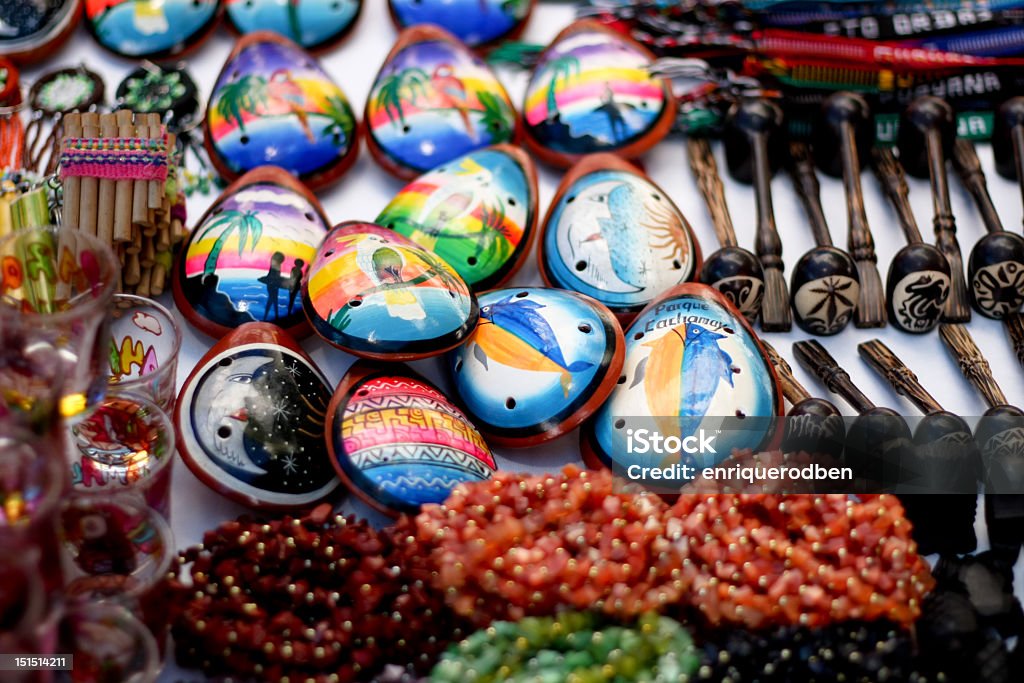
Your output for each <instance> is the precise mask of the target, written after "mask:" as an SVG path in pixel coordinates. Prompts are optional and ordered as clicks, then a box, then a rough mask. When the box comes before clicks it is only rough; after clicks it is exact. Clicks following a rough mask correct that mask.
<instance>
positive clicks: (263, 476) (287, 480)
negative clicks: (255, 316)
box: [174, 323, 341, 510]
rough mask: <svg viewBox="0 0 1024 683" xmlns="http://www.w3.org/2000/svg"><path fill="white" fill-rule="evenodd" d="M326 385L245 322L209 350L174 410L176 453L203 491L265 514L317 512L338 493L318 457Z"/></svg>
mask: <svg viewBox="0 0 1024 683" xmlns="http://www.w3.org/2000/svg"><path fill="white" fill-rule="evenodd" d="M330 399H331V389H330V386H329V385H328V383H327V379H326V378H325V377H324V376H323V374H322V373H321V372H320V370H319V369H318V368H317V367H316V365H315V364H314V363H313V361H312V360H311V359H310V357H309V356H307V355H306V353H305V352H304V351H303V350H302V348H301V347H300V346H299V345H298V344H297V343H296V342H295V340H294V339H292V338H291V337H290V336H289V335H288V334H286V333H285V332H283V331H282V330H281V329H280V328H278V327H277V326H276V325H271V324H269V323H247V324H245V325H242V326H241V327H239V328H238V329H236V330H233V331H232V332H230V333H229V334H228V335H227V336H226V337H224V338H223V339H221V340H220V341H219V342H217V344H215V345H214V346H213V348H212V349H210V350H209V351H208V352H207V353H206V355H205V356H203V358H202V359H201V360H200V361H199V363H198V364H197V365H196V367H195V369H194V370H193V371H192V373H191V374H190V375H189V377H188V379H187V380H185V384H184V385H183V386H182V389H181V393H180V394H179V395H178V403H177V406H176V408H175V414H174V426H175V429H176V430H177V434H178V453H179V454H180V455H181V458H182V460H184V461H185V464H186V465H188V467H189V469H190V470H192V472H193V473H194V474H195V475H196V476H197V477H199V479H200V480H202V482H203V483H204V484H206V485H207V486H209V487H210V488H212V489H214V490H215V491H217V492H219V493H221V494H222V495H224V496H226V497H227V498H230V499H231V500H234V501H235V502H238V503H241V504H242V505H247V506H249V507H252V508H257V509H263V510H294V509H304V508H308V507H311V506H313V505H315V504H316V503H318V502H320V501H322V500H324V499H325V498H327V497H328V496H330V495H331V494H332V493H333V492H334V491H335V490H336V489H337V488H338V486H339V485H340V483H341V482H339V481H338V479H337V477H336V476H335V474H334V469H333V467H332V466H331V463H330V458H329V457H328V456H327V453H326V451H325V449H324V420H325V419H326V414H327V404H328V403H329V402H330Z"/></svg>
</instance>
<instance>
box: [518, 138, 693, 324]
mask: <svg viewBox="0 0 1024 683" xmlns="http://www.w3.org/2000/svg"><path fill="white" fill-rule="evenodd" d="M537 265H538V268H539V269H540V275H541V277H542V278H543V279H544V282H545V283H547V284H548V285H549V286H551V287H559V288H561V289H571V290H573V291H577V292H580V293H581V294H586V295H587V296H590V297H593V298H595V299H597V300H598V301H600V302H601V303H603V304H604V305H605V306H607V307H608V308H610V309H611V310H612V312H614V313H615V314H616V315H619V316H620V318H621V319H623V321H624V322H628V319H629V318H631V317H632V315H634V314H635V313H636V312H637V311H639V310H640V309H641V308H643V307H644V306H646V305H647V304H649V303H650V302H651V301H653V300H654V299H655V298H656V297H658V296H659V295H660V294H662V293H663V292H665V291H666V290H668V289H670V288H672V287H674V286H675V285H678V284H680V283H683V282H688V281H691V280H694V279H695V278H696V276H697V273H699V272H700V268H701V252H700V245H699V244H698V242H697V239H696V238H695V237H694V235H693V231H692V230H691V228H690V224H689V223H688V222H687V220H686V217H685V216H684V215H683V213H682V212H681V211H680V210H679V207H678V206H676V205H675V203H674V202H673V201H672V199H671V198H670V197H669V196H668V194H666V193H665V191H664V190H662V189H661V188H660V187H658V186H657V185H656V184H655V183H654V182H653V181H652V180H650V179H649V178H648V177H647V176H646V175H645V174H644V173H643V172H642V171H640V169H638V168H636V167H635V166H633V165H632V164H630V163H629V162H626V161H623V160H622V159H620V158H618V157H616V156H615V155H612V154H594V155H592V156H589V157H586V158H585V159H583V160H582V161H581V162H580V163H578V164H576V165H575V166H573V167H572V168H571V169H570V170H569V172H568V173H566V175H565V177H564V178H563V179H562V183H561V184H560V185H559V186H558V192H557V193H556V194H555V198H554V200H552V202H551V208H550V209H549V210H548V215H547V217H546V218H545V220H544V229H543V232H542V236H541V239H540V248H539V255H538V257H537Z"/></svg>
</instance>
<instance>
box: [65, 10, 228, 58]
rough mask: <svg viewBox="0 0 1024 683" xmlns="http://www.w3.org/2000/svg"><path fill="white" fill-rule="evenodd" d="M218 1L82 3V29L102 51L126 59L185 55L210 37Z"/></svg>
mask: <svg viewBox="0 0 1024 683" xmlns="http://www.w3.org/2000/svg"><path fill="white" fill-rule="evenodd" d="M219 17H220V0H85V25H86V26H87V27H88V28H89V32H90V33H92V36H93V38H95V39H96V42H97V43H99V44H100V45H101V46H102V47H104V48H106V49H107V50H109V51H111V52H113V53H114V54H116V55H119V56H121V57H127V58H129V59H152V60H157V59H170V58H177V57H182V56H184V55H187V54H188V53H189V52H191V51H193V50H195V49H196V48H197V47H199V46H200V45H201V44H202V43H203V41H205V40H206V39H207V38H208V37H209V36H210V33H212V31H213V28H214V27H215V26H216V25H217V19H218V18H219Z"/></svg>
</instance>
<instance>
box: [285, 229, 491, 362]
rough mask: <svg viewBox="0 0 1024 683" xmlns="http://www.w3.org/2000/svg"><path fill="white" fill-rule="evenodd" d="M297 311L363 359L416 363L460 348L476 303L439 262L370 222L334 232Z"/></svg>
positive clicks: (450, 270) (328, 337)
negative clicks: (419, 359) (300, 311)
mask: <svg viewBox="0 0 1024 683" xmlns="http://www.w3.org/2000/svg"><path fill="white" fill-rule="evenodd" d="M302 310H303V311H305V313H306V317H307V318H309V322H310V324H311V325H312V326H313V330H314V331H315V332H316V333H317V334H319V335H320V336H321V337H322V338H323V339H324V340H325V341H327V342H328V343H330V344H333V345H334V346H337V347H338V348H340V349H342V350H343V351H348V352H349V353H352V354H354V355H356V356H360V357H362V358H371V359H377V360H392V361H396V360H416V359H418V358H426V357H427V356H436V355H439V354H442V353H444V352H445V351H448V350H450V349H452V348H454V347H455V346H458V345H459V344H461V343H462V342H463V341H465V339H466V338H467V337H468V336H469V335H470V333H471V332H472V331H473V328H475V327H476V324H477V318H478V312H477V301H476V297H475V296H474V295H473V292H472V291H471V290H470V289H469V286H468V285H466V283H465V282H464V281H463V279H462V278H461V277H459V274H458V273H457V272H455V270H454V269H453V268H452V267H451V266H449V265H448V264H447V263H445V261H444V260H442V259H441V258H440V257H438V256H437V255H436V254H434V253H433V252H431V251H428V250H426V249H424V248H422V247H420V246H418V245H417V244H415V243H414V242H412V241H410V240H408V239H406V238H405V237H402V236H401V235H399V234H398V233H396V232H394V231H393V230H388V229H387V228H383V227H381V226H379V225H374V224H372V223H360V222H348V223H341V224H340V225H337V226H335V227H334V229H333V230H331V232H330V233H328V235H327V237H326V238H324V241H323V244H321V245H320V249H319V250H318V251H317V254H316V258H315V260H314V261H313V265H312V266H311V267H310V270H309V276H308V277H307V278H306V279H305V281H304V282H303V285H302Z"/></svg>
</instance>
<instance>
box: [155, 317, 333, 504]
mask: <svg viewBox="0 0 1024 683" xmlns="http://www.w3.org/2000/svg"><path fill="white" fill-rule="evenodd" d="M236 332H237V333H238V337H237V338H236V339H233V340H232V344H230V345H229V344H228V343H227V339H221V340H220V341H218V342H217V343H216V344H214V345H213V346H212V347H211V348H210V350H209V351H207V352H206V353H205V354H203V357H202V358H201V359H200V360H199V362H198V363H196V366H195V367H194V368H192V371H191V372H189V374H188V378H187V379H186V380H185V382H184V383H183V384H182V385H181V391H180V392H179V394H178V397H177V400H176V401H175V404H174V432H175V437H177V438H176V444H177V450H178V455H179V456H181V459H182V461H183V462H184V463H185V464H186V465H187V466H188V468H189V470H190V471H191V472H192V474H194V475H195V476H196V478H197V479H199V481H201V482H203V484H204V485H206V486H207V487H209V488H210V489H212V490H214V491H216V492H217V493H219V494H221V495H222V496H224V497H225V498H228V499H229V500H232V501H234V502H236V503H239V504H241V505H245V506H246V507H249V508H252V509H254V510H268V511H279V512H285V511H292V510H306V509H310V508H313V507H315V506H316V505H317V504H318V503H320V502H321V501H324V500H327V499H328V498H330V497H332V496H334V495H335V494H336V492H337V490H338V487H339V486H341V482H340V481H338V480H337V479H335V481H334V485H333V486H330V487H325V489H324V490H323V493H322V494H321V495H319V496H317V497H315V498H313V497H312V495H311V494H310V493H307V494H303V495H306V496H309V500H304V501H301V502H296V503H294V504H287V503H275V502H271V501H269V500H261V499H259V498H255V497H250V496H248V495H246V494H245V493H242V492H241V491H239V490H238V489H237V488H235V487H234V486H232V485H230V484H228V483H226V482H225V481H222V479H221V478H220V477H218V476H216V474H215V473H216V470H214V469H213V468H212V467H211V468H210V469H209V470H208V469H206V468H204V467H203V466H202V465H200V464H199V463H198V462H197V461H196V459H195V458H193V456H192V454H191V453H190V452H189V450H188V448H187V447H186V444H185V438H184V430H183V429H182V425H183V424H184V422H183V420H186V419H189V418H188V415H187V414H188V412H189V410H190V406H186V405H185V404H186V401H185V400H184V398H185V392H186V389H190V388H191V387H192V384H193V382H194V381H195V380H196V376H197V375H198V374H199V372H200V371H205V370H206V369H207V368H206V366H207V363H208V361H209V359H212V358H214V357H216V356H217V355H219V354H221V353H223V352H225V351H227V350H228V349H231V348H234V347H237V346H245V345H249V344H268V343H270V342H269V341H268V340H267V335H268V334H271V335H274V337H275V338H274V343H276V344H277V345H278V346H281V347H283V348H285V349H288V350H289V351H291V352H292V353H294V354H296V355H297V356H299V357H300V358H301V359H302V360H303V361H304V362H305V363H306V364H307V365H309V367H310V368H312V369H313V371H314V372H315V373H316V374H317V375H318V376H319V377H320V378H321V379H323V380H324V385H325V386H326V387H327V389H328V391H329V390H330V382H328V381H327V380H326V377H325V376H324V374H323V372H322V371H321V370H320V368H319V367H317V365H316V363H315V362H313V359H312V358H310V356H309V354H307V353H306V352H305V351H303V350H302V347H301V346H299V344H298V342H296V341H295V340H294V339H292V337H291V336H290V335H289V334H287V333H286V332H284V330H282V329H281V328H280V327H278V326H277V325H274V324H272V323H263V322H257V323H246V324H245V325H243V326H241V327H239V328H237V330H236ZM326 455H327V454H326V452H324V456H325V457H326ZM207 457H209V456H207ZM223 476H224V477H227V476H228V475H227V473H225V474H224V475H223ZM268 493H269V494H270V495H276V496H281V497H284V496H286V495H287V494H283V493H274V492H268Z"/></svg>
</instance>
